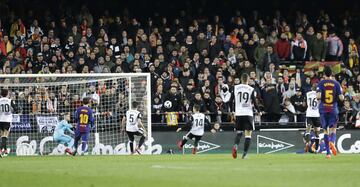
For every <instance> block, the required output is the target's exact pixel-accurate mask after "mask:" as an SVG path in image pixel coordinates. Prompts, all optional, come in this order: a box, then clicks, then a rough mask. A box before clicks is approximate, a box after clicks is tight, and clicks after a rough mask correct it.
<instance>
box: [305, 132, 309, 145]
mask: <svg viewBox="0 0 360 187" xmlns="http://www.w3.org/2000/svg"><path fill="white" fill-rule="evenodd" d="M305 141H306V143H309V142H310V133H306V134H305Z"/></svg>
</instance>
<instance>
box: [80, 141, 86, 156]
mask: <svg viewBox="0 0 360 187" xmlns="http://www.w3.org/2000/svg"><path fill="white" fill-rule="evenodd" d="M86 144H87V142H82V144H81V151H82V152H83V153H84V152H85V151H86Z"/></svg>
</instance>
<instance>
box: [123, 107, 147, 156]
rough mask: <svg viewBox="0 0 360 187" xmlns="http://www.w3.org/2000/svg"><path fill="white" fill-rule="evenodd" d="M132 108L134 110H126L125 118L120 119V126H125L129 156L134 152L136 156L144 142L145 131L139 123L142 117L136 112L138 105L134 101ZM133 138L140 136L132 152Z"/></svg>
mask: <svg viewBox="0 0 360 187" xmlns="http://www.w3.org/2000/svg"><path fill="white" fill-rule="evenodd" d="M132 106H133V108H134V109H133V110H128V111H127V112H126V116H125V117H124V118H123V119H122V126H123V127H124V126H125V125H126V129H125V130H126V134H127V135H128V137H129V142H130V151H131V154H134V153H135V151H136V152H137V153H138V154H140V148H141V146H142V145H143V144H144V142H145V138H146V135H145V134H146V131H145V128H144V125H143V124H142V122H141V118H142V115H141V113H140V112H139V111H138V110H137V107H138V103H137V102H135V101H134V102H133V103H132ZM135 136H140V140H139V144H138V146H137V148H136V149H135V151H134V140H135Z"/></svg>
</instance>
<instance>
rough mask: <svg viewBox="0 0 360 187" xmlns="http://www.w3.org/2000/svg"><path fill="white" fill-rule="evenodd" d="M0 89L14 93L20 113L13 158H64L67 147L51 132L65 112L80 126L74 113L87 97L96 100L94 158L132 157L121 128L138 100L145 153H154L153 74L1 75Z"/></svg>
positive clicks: (93, 104)
mask: <svg viewBox="0 0 360 187" xmlns="http://www.w3.org/2000/svg"><path fill="white" fill-rule="evenodd" d="M0 88H7V89H9V97H10V98H11V99H12V100H14V101H15V104H16V105H18V108H19V111H18V113H17V114H13V122H12V124H11V128H10V136H9V141H8V142H9V148H10V149H11V155H18V156H21V155H59V154H63V153H64V150H65V147H64V146H62V145H61V144H58V143H55V142H54V141H53V137H52V133H53V131H54V129H55V126H56V124H57V123H58V122H59V121H61V120H62V118H63V115H64V114H66V113H70V114H71V120H70V123H71V124H75V121H74V113H75V110H76V108H77V107H79V106H80V105H81V102H82V98H84V97H90V98H91V104H90V107H91V108H92V109H93V110H94V118H95V129H93V130H92V131H91V133H90V139H89V142H88V148H87V152H88V153H89V154H93V155H108V154H111V155H113V154H119V155H120V154H129V150H130V149H129V144H128V138H127V135H126V133H125V127H124V128H123V127H122V126H121V125H120V124H121V120H122V118H123V117H124V116H125V113H126V111H127V110H129V109H131V103H132V102H134V101H136V102H138V103H139V107H138V108H139V111H140V112H141V113H142V114H143V118H142V120H143V124H144V126H145V128H146V132H147V136H146V137H147V138H146V141H145V143H144V145H143V146H142V148H141V149H142V153H143V154H151V153H152V142H153V141H154V140H153V138H152V133H151V80H150V74H149V73H120V74H115V73H105V74H8V75H4V74H0ZM132 109H133V108H132ZM67 134H68V133H67ZM68 135H70V134H68ZM79 147H81V146H79Z"/></svg>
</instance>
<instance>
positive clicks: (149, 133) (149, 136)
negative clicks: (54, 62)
mask: <svg viewBox="0 0 360 187" xmlns="http://www.w3.org/2000/svg"><path fill="white" fill-rule="evenodd" d="M139 76H141V77H146V81H147V84H146V92H147V106H146V110H147V114H148V115H147V120H146V122H147V129H146V130H147V140H148V145H147V146H148V150H149V151H148V154H152V143H153V137H152V128H151V76H150V73H91V74H0V78H4V79H6V78H52V77H60V78H71V77H74V78H86V77H113V78H116V77H119V78H126V79H128V80H129V98H128V99H129V109H131V107H132V106H131V105H132V104H131V99H132V98H131V93H132V90H131V89H132V88H131V83H132V82H131V78H132V77H139ZM0 86H2V85H1V84H0Z"/></svg>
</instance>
